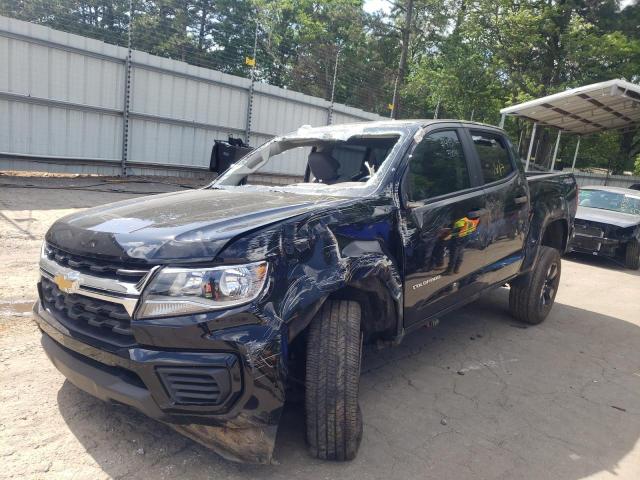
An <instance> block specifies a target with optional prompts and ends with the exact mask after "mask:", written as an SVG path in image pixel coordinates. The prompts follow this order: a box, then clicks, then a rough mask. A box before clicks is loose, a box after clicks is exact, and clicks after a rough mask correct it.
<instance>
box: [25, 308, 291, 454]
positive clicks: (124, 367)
mask: <svg viewBox="0 0 640 480" xmlns="http://www.w3.org/2000/svg"><path fill="white" fill-rule="evenodd" d="M33 313H34V318H35V321H36V323H37V324H38V326H39V327H40V329H41V331H42V346H43V348H44V350H45V352H46V354H47V356H48V357H49V358H50V360H51V361H52V363H53V364H54V365H55V366H56V368H57V369H58V370H59V371H60V372H61V373H62V374H63V375H64V376H65V377H66V378H67V379H68V380H69V381H70V382H71V383H73V384H74V385H76V386H77V387H78V388H80V389H82V390H84V391H86V392H88V393H90V394H91V395H93V396H95V397H97V398H100V399H102V400H104V401H107V402H116V403H120V404H125V405H128V406H131V407H133V408H135V409H137V410H139V411H141V412H142V413H144V414H146V415H148V416H149V417H152V418H154V419H157V420H159V421H162V422H165V423H168V424H169V425H171V426H172V427H173V428H174V429H176V430H177V431H179V432H180V433H182V434H184V435H186V436H188V437H191V438H193V439H194V440H196V441H198V442H200V443H202V444H204V445H205V446H207V447H209V448H212V449H213V450H215V451H216V452H218V453H219V454H221V455H222V456H224V457H225V458H228V459H230V460H236V461H243V462H250V463H269V462H270V460H271V455H272V451H273V446H274V443H275V435H276V431H277V425H278V421H279V417H280V413H281V410H282V407H283V404H284V366H283V365H284V362H283V361H282V357H281V355H279V353H280V343H281V342H282V339H281V338H280V335H279V333H278V331H277V330H273V333H274V334H273V335H272V336H271V337H263V338H262V339H261V340H262V342H260V341H258V340H256V339H255V338H254V341H253V342H252V343H250V346H251V348H247V344H246V343H244V342H242V343H240V342H238V340H239V339H244V340H247V339H248V338H251V337H246V335H247V333H248V330H251V329H248V328H247V327H246V326H244V327H241V326H237V327H232V328H230V329H223V330H221V331H219V332H218V335H209V337H208V339H207V340H203V338H202V335H200V338H198V339H197V341H196V340H194V346H195V345H197V346H198V347H200V348H198V349H194V348H184V347H183V348H182V349H180V350H177V349H176V348H175V346H176V342H178V343H183V341H181V340H180V338H181V336H180V335H179V334H176V329H175V326H173V327H169V326H168V327H165V328H166V329H168V330H167V331H166V332H164V333H165V335H170V334H171V332H173V339H174V344H173V345H171V347H169V348H168V349H161V348H159V347H157V346H153V347H149V346H148V345H136V346H132V347H129V348H126V349H122V350H120V351H112V352H110V351H106V350H105V349H102V348H98V347H97V346H94V345H91V344H89V343H87V341H86V339H82V338H79V337H78V336H77V335H75V333H74V332H73V331H70V330H69V329H68V328H67V327H65V325H63V324H62V323H60V322H58V321H57V320H56V318H55V317H54V315H52V313H51V312H49V311H48V310H47V309H45V308H44V307H43V306H42V305H41V304H40V302H37V303H36V304H35V305H34V310H33ZM243 315H247V314H246V312H244V313H243ZM232 323H233V322H232ZM185 328H186V329H187V330H188V332H189V333H190V334H193V333H194V332H193V331H192V330H191V328H193V325H191V328H190V327H185ZM254 328H255V326H254ZM158 329H160V331H162V330H164V329H163V327H162V326H158V325H156V326H154V327H153V328H151V330H149V329H147V330H146V332H147V333H149V331H151V332H155V331H158ZM242 332H244V334H245V337H243V336H242V335H241V333H242ZM200 333H202V332H200ZM156 337H158V338H162V335H157V336H156ZM230 338H233V339H235V342H234V341H232V340H230ZM205 341H208V342H209V344H210V349H206V350H204V349H202V346H203V342H205ZM274 351H276V352H277V354H276V355H274V354H273V352H274ZM266 357H269V360H267V358H266ZM184 373H186V374H195V377H185V375H183V374H184ZM176 375H177V376H176ZM172 376H173V377H172ZM185 378H186V379H187V381H186V382H183V381H182V380H184V379H185ZM193 378H196V380H197V381H196V382H195V383H194V381H191V380H192V379H193ZM172 379H173V380H176V379H177V380H178V382H177V385H178V387H184V386H185V385H186V387H187V391H186V392H185V391H182V390H180V389H179V388H178V390H176V388H177V387H176V383H175V382H174V383H171V381H172ZM203 379H208V381H209V383H207V384H206V385H205V391H206V392H208V393H210V392H214V393H215V395H214V397H215V399H214V400H213V401H211V402H209V404H206V405H204V404H202V402H190V400H192V398H191V396H192V395H193V391H192V390H189V389H191V388H194V385H195V386H196V387H198V388H200V386H201V382H202V381H204V380H203ZM199 382H200V383H199ZM211 382H213V383H211ZM212 384H213V385H215V387H213V386H211V385H212ZM195 393H197V394H202V392H195ZM185 395H187V397H185Z"/></svg>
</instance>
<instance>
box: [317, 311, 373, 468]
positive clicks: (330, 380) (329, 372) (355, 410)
mask: <svg viewBox="0 0 640 480" xmlns="http://www.w3.org/2000/svg"><path fill="white" fill-rule="evenodd" d="M360 316H361V311H360V305H359V304H358V303H357V302H353V301H348V300H327V301H326V302H325V303H324V305H323V306H322V309H321V310H320V311H319V312H318V313H317V315H316V316H315V318H314V319H313V320H312V322H311V325H310V326H309V335H308V340H307V368H306V378H305V414H306V424H307V442H308V444H309V450H310V453H311V455H313V456H314V457H316V458H320V459H324V460H352V459H353V458H355V456H356V453H357V452H358V447H359V446H360V440H361V439H362V414H361V413H360V407H359V405H358V385H359V383H360V350H361V348H362V347H361V337H360Z"/></svg>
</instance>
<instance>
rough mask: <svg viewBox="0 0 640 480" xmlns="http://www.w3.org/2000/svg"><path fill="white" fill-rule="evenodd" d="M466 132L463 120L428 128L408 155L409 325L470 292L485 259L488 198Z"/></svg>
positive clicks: (404, 190) (404, 191)
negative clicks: (480, 234)
mask: <svg viewBox="0 0 640 480" xmlns="http://www.w3.org/2000/svg"><path fill="white" fill-rule="evenodd" d="M464 134H465V133H464V131H463V129H462V128H461V127H460V125H459V124H438V125H437V126H434V127H430V129H429V130H426V133H425V134H424V137H423V138H422V139H420V140H419V141H417V142H416V144H415V146H414V147H413V149H412V151H411V152H410V154H409V157H408V160H407V165H406V167H405V171H404V176H403V179H402V183H401V187H400V190H401V192H400V193H401V197H402V204H403V205H402V209H401V215H402V220H401V226H400V228H401V235H402V238H403V243H404V251H405V266H404V270H405V282H404V301H405V315H404V321H405V326H409V325H411V324H416V323H418V322H420V321H422V320H424V319H426V318H428V317H432V316H433V315H435V314H437V313H438V312H441V311H442V310H445V309H447V308H449V307H451V306H453V305H455V304H456V303H457V302H458V300H459V299H460V297H464V296H465V295H467V294H469V293H472V292H471V290H472V289H473V288H474V284H473V277H474V273H475V272H476V271H477V270H478V269H480V268H481V267H482V266H483V265H484V264H485V261H484V260H483V258H482V253H481V252H480V250H479V243H478V241H477V234H476V232H477V229H478V226H479V224H480V223H481V222H482V221H483V217H484V216H485V213H486V208H485V204H486V199H485V193H484V189H483V186H482V181H481V178H480V175H479V171H478V168H477V165H475V164H474V163H473V162H472V161H471V159H472V156H473V152H472V150H471V145H470V144H469V142H465V141H463V136H464Z"/></svg>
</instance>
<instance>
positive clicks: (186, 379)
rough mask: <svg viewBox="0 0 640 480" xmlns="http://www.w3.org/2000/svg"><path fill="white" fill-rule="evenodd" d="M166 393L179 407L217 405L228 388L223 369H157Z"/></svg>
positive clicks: (228, 381) (225, 371)
mask: <svg viewBox="0 0 640 480" xmlns="http://www.w3.org/2000/svg"><path fill="white" fill-rule="evenodd" d="M158 375H159V376H160V378H161V380H162V383H163V384H164V386H165V388H166V389H167V393H168V394H169V396H170V397H171V398H172V399H173V401H174V402H175V403H176V404H179V405H219V404H220V403H221V402H222V401H224V399H225V397H226V396H227V394H228V392H229V388H230V380H229V372H228V370H227V369H225V368H203V367H176V368H168V367H161V368H158Z"/></svg>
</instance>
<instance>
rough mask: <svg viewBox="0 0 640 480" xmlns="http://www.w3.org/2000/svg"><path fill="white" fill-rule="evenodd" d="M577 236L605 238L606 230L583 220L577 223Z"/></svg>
mask: <svg viewBox="0 0 640 480" xmlns="http://www.w3.org/2000/svg"><path fill="white" fill-rule="evenodd" d="M575 228H576V234H578V235H589V236H591V237H603V236H604V233H605V229H604V228H602V227H601V226H599V225H597V224H593V223H590V222H585V221H583V220H582V221H581V220H576V221H575Z"/></svg>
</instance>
